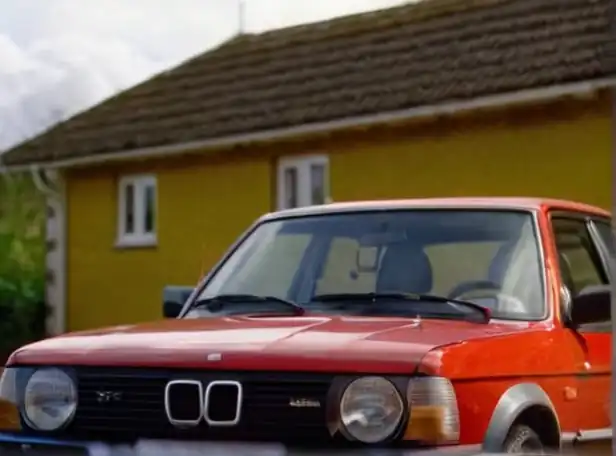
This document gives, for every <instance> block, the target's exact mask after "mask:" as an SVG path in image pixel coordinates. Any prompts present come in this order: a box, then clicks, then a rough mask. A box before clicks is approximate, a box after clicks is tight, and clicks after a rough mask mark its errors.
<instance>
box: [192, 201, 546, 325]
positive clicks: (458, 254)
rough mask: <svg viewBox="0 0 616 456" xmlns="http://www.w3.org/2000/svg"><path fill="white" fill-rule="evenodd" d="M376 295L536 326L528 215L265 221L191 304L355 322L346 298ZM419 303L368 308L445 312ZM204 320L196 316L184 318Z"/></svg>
mask: <svg viewBox="0 0 616 456" xmlns="http://www.w3.org/2000/svg"><path fill="white" fill-rule="evenodd" d="M380 293H381V294H386V293H388V294H390V295H391V294H393V293H400V294H402V293H412V294H414V295H420V294H424V295H428V294H429V295H432V296H441V297H447V298H450V299H457V300H460V301H462V300H464V301H471V302H474V303H476V304H479V305H481V306H484V307H487V308H489V309H490V310H491V313H492V316H493V317H494V318H500V319H513V320H536V319H541V318H542V317H543V316H544V311H545V305H544V290H543V268H542V267H541V261H540V250H539V241H538V236H537V232H536V230H535V224H534V218H533V216H532V214H531V213H530V212H523V211H496V210H469V209H466V210H459V209H456V210H453V209H452V210H449V209H439V210H405V211H380V212H375V211H373V212H360V213H337V214H320V215H311V216H300V217H290V218H285V219H273V220H270V221H265V222H262V223H260V224H258V225H257V226H256V227H255V229H254V230H252V231H251V232H250V233H249V234H248V235H247V237H245V238H244V239H243V241H242V242H241V243H240V244H239V246H238V247H237V248H236V249H235V250H234V251H233V253H231V255H230V256H228V257H227V259H226V260H225V261H224V262H223V264H222V265H221V266H220V267H219V268H218V269H217V270H216V271H214V273H213V274H212V275H211V277H210V278H209V279H208V280H207V282H206V283H205V285H204V286H203V288H202V290H201V291H200V293H199V295H198V296H197V299H196V300H195V301H194V302H197V301H203V300H207V299H210V298H213V297H216V296H220V295H255V296H270V297H277V298H282V299H285V300H289V301H292V302H293V303H297V304H299V305H301V306H302V307H304V308H305V309H306V310H308V311H318V312H330V313H331V312H334V313H337V314H357V313H360V312H361V309H362V304H361V302H364V304H363V307H364V308H365V307H366V306H367V304H365V302H366V301H367V300H365V299H364V300H362V299H358V300H357V305H353V299H352V298H353V295H357V296H361V295H369V294H380ZM328 295H329V297H328ZM332 295H342V299H340V300H338V299H332ZM345 295H346V297H345ZM320 297H323V298H321V299H319V298H320ZM333 297H334V298H336V296H333ZM419 301H420V300H417V299H415V300H413V301H412V302H410V301H409V302H406V301H404V300H402V299H399V300H396V299H377V300H374V302H371V303H370V307H371V313H370V314H371V315H374V314H382V315H384V316H387V315H396V316H398V315H408V316H411V315H412V316H422V315H423V314H425V315H426V316H428V317H430V316H434V315H438V314H439V312H442V310H440V309H443V308H444V307H445V306H443V305H442V302H439V301H437V300H426V301H425V302H423V303H421V302H419ZM342 302H343V303H344V305H341V303H342ZM445 302H446V301H445ZM336 303H337V304H338V305H335V304H336ZM201 312H204V313H201ZM466 312H472V308H471V307H469V308H467V309H466ZM205 313H207V311H203V310H202V309H200V308H199V306H195V308H194V309H191V310H190V311H189V312H188V314H187V317H189V318H198V317H200V316H205ZM449 313H451V311H450V310H449Z"/></svg>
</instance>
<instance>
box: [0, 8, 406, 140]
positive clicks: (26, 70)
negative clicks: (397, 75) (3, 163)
mask: <svg viewBox="0 0 616 456" xmlns="http://www.w3.org/2000/svg"><path fill="white" fill-rule="evenodd" d="M238 1H239V0H235V1H232V0H130V1H127V0H96V1H95V0H45V1H40V0H19V1H14V0H0V11H2V14H1V15H0V150H2V149H3V148H6V147H9V146H10V145H14V144H15V143H17V142H19V141H21V140H23V139H25V138H26V137H28V136H31V135H33V134H35V133H38V132H39V131H41V130H42V129H44V128H47V127H48V126H49V125H51V124H52V123H53V122H54V121H56V120H57V119H58V117H68V116H71V115H73V114H75V113H76V112H79V111H81V110H83V109H85V108H87V107H89V106H92V105H94V104H96V103H98V102H100V101H102V100H103V99H105V98H107V97H109V96H111V95H113V94H114V93H116V92H118V91H120V90H123V89H125V88H127V87H129V86H131V85H134V84H136V83H137V82H139V81H142V80H144V79H146V78H147V77H148V76H150V75H152V74H153V73H155V72H158V71H160V70H162V69H164V68H167V67H170V66H173V65H177V64H178V63H180V62H181V61H182V60H184V59H186V58H189V57H190V56H192V55H195V54H197V53H200V52H204V51H205V50H207V49H208V48H209V47H211V46H213V45H215V44H216V43H219V42H220V41H222V40H223V39H225V38H227V37H229V36H230V35H231V34H233V33H235V32H236V31H237V29H238V25H239V14H238V13H239V6H238V5H239V3H238ZM399 3H403V2H402V1H400V0H336V1H333V0H311V1H310V2H299V1H295V0H293V1H290V0H245V25H246V29H247V31H250V32H258V31H263V30H266V29H270V28H278V27H284V26H287V25H294V24H299V23H303V22H312V21H318V20H323V19H327V18H330V17H334V16H339V15H344V14H350V13H353V12H359V11H367V10H373V9H377V8H384V7H389V6H392V5H395V4H399Z"/></svg>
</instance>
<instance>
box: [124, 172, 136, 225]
mask: <svg viewBox="0 0 616 456" xmlns="http://www.w3.org/2000/svg"><path fill="white" fill-rule="evenodd" d="M124 232H125V233H126V234H133V233H134V232H135V186H134V185H133V184H127V185H126V186H125V187H124Z"/></svg>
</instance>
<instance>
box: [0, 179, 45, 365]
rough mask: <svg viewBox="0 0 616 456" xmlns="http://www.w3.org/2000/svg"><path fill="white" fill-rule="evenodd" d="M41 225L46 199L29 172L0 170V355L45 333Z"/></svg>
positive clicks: (43, 253) (42, 229) (42, 223)
mask: <svg viewBox="0 0 616 456" xmlns="http://www.w3.org/2000/svg"><path fill="white" fill-rule="evenodd" d="M44 228H45V199H44V197H43V195H42V194H40V192H38V191H37V190H36V188H35V186H34V185H33V183H32V181H31V179H30V178H29V176H28V175H27V174H24V175H11V176H6V175H0V358H2V357H3V356H6V354H8V353H10V352H11V351H12V350H14V349H15V348H17V347H19V346H20V345H22V344H24V343H27V342H30V341H33V340H37V339H39V338H41V337H44V321H45V312H46V310H45V309H46V307H45V304H44V296H45V229H44ZM0 361H3V360H1V359H0Z"/></svg>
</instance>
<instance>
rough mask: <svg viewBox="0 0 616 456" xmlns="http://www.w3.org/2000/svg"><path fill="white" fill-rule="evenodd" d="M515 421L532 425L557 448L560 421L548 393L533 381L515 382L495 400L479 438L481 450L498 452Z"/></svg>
mask: <svg viewBox="0 0 616 456" xmlns="http://www.w3.org/2000/svg"><path fill="white" fill-rule="evenodd" d="M517 423H524V424H526V425H528V426H529V427H531V428H533V430H535V432H537V433H538V434H539V436H540V438H541V439H542V440H543V441H544V442H545V444H546V445H548V446H550V447H554V448H559V447H560V438H561V430H560V423H559V422H558V415H557V414H556V410H555V409H554V405H553V404H552V401H551V400H550V398H549V396H548V395H547V393H546V392H545V391H544V390H543V389H542V388H541V387H540V386H539V385H537V384H535V383H519V384H517V385H514V386H512V387H510V388H509V389H508V390H507V391H505V393H504V394H503V395H502V396H501V397H500V399H499V400H498V403H497V404H496V407H495V408H494V412H493V413H492V417H491V418H490V422H489V424H488V428H487V430H486V434H485V437H484V440H483V451H485V452H491V453H492V452H493V453H498V452H501V451H502V447H503V444H504V443H505V440H506V439H507V434H508V433H509V430H510V429H511V427H512V426H513V425H514V424H517Z"/></svg>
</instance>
